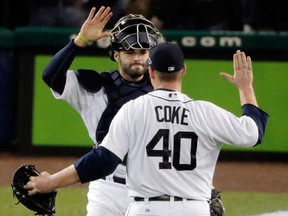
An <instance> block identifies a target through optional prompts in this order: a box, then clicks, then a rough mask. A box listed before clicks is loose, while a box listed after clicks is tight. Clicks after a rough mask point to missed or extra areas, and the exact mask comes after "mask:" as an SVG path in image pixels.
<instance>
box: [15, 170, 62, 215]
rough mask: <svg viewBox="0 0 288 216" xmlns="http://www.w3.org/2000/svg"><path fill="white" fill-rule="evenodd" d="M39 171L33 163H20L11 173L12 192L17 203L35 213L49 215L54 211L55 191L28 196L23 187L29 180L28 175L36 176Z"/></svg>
mask: <svg viewBox="0 0 288 216" xmlns="http://www.w3.org/2000/svg"><path fill="white" fill-rule="evenodd" d="M38 175H40V173H39V172H38V171H37V170H36V169H35V166H34V165H22V166H20V167H19V168H18V169H17V170H16V172H15V173H14V175H13V178H12V183H11V186H12V192H13V196H14V197H16V198H17V200H18V203H16V204H19V203H21V204H23V205H24V206H25V207H26V208H28V209H30V210H32V211H33V212H35V215H43V216H45V215H47V216H51V215H53V214H54V213H55V199H56V194H57V192H56V191H53V192H51V193H48V194H36V195H34V196H28V192H27V190H25V189H24V188H23V186H24V185H25V184H27V182H28V181H29V178H30V176H38Z"/></svg>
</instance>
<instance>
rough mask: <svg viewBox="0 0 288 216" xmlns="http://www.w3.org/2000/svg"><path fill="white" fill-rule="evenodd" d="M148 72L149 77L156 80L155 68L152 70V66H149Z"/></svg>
mask: <svg viewBox="0 0 288 216" xmlns="http://www.w3.org/2000/svg"><path fill="white" fill-rule="evenodd" d="M148 71H149V77H150V79H154V77H155V71H154V69H153V68H151V67H150V66H148Z"/></svg>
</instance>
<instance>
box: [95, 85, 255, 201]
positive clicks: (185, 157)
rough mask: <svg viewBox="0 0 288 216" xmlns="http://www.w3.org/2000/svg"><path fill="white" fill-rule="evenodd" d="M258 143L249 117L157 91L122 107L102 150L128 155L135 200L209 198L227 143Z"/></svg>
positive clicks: (174, 93) (185, 97)
mask: <svg viewBox="0 0 288 216" xmlns="http://www.w3.org/2000/svg"><path fill="white" fill-rule="evenodd" d="M257 140H258V128H257V125H256V123H255V122H254V120H253V119H252V118H250V117H248V116H242V117H236V116H235V115H234V114H232V113H230V112H228V111H226V110H224V109H222V108H220V107H218V106H216V105H214V104H212V103H210V102H206V101H198V100H192V99H191V98H189V97H188V96H186V95H185V94H183V93H180V92H173V91H168V90H155V91H153V92H151V93H148V94H147V95H144V96H141V97H139V98H137V99H136V100H133V101H130V102H128V103H126V104H125V105H124V106H123V107H122V108H121V109H120V111H119V112H118V113H117V115H116V116H115V118H114V119H113V121H112V123H111V125H110V129H109V133H108V135H107V136H106V137H105V138H104V140H103V142H102V144H101V146H103V147H105V148H107V149H108V150H110V151H111V152H113V153H114V154H116V155H117V156H118V157H119V158H120V159H123V158H124V157H125V155H126V154H127V152H128V156H127V188H128V193H129V196H132V197H155V196H159V195H163V194H166V195H170V196H178V197H182V198H190V199H194V200H209V199H210V195H211V188H212V179H213V174H214V169H215V165H216V161H217V158H218V155H219V152H220V148H221V145H222V144H231V145H235V146H243V147H251V146H253V145H255V144H256V142H257Z"/></svg>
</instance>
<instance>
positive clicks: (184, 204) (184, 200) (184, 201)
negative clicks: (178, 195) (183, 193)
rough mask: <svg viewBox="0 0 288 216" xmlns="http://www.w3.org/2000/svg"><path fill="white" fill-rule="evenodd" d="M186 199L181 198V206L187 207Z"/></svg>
mask: <svg viewBox="0 0 288 216" xmlns="http://www.w3.org/2000/svg"><path fill="white" fill-rule="evenodd" d="M187 203H188V202H187V199H186V198H183V206H185V207H187Z"/></svg>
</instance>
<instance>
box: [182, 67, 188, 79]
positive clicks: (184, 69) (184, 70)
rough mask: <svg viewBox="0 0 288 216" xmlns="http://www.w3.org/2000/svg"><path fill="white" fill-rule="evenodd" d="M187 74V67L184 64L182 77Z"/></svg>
mask: <svg viewBox="0 0 288 216" xmlns="http://www.w3.org/2000/svg"><path fill="white" fill-rule="evenodd" d="M186 72H187V66H186V65H185V64H184V67H183V70H182V76H184V75H185V74H186Z"/></svg>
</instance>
